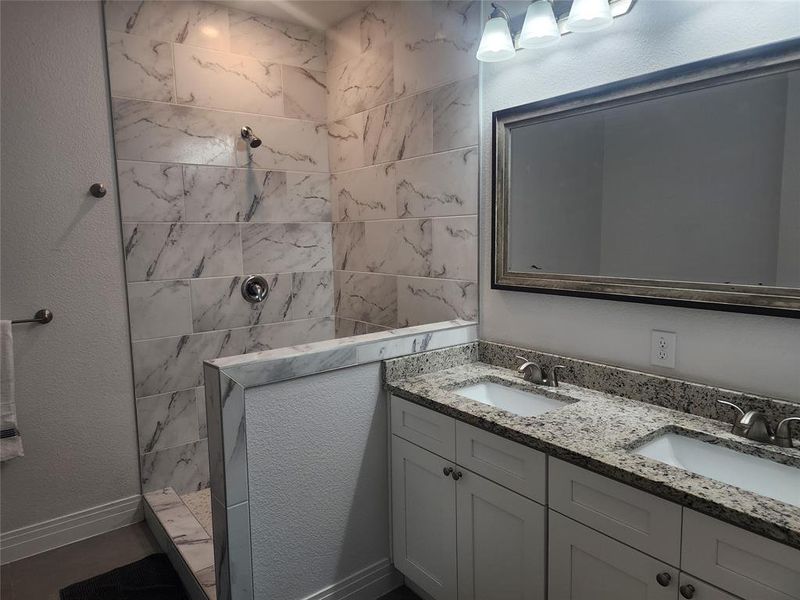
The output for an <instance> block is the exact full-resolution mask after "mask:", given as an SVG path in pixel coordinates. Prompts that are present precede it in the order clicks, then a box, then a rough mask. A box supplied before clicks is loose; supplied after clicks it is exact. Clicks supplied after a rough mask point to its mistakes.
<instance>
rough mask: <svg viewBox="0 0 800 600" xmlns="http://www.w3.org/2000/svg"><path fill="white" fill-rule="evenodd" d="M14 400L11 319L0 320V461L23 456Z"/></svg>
mask: <svg viewBox="0 0 800 600" xmlns="http://www.w3.org/2000/svg"><path fill="white" fill-rule="evenodd" d="M24 454H25V453H24V452H23V451H22V438H21V437H20V435H19V431H18V430H17V405H16V403H15V402H14V338H13V337H12V335H11V321H0V462H5V461H7V460H9V459H12V458H16V457H17V456H23V455H24Z"/></svg>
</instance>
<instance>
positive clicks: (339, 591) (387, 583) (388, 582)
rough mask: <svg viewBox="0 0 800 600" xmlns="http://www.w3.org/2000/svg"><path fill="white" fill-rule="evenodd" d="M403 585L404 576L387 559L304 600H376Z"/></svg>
mask: <svg viewBox="0 0 800 600" xmlns="http://www.w3.org/2000/svg"><path fill="white" fill-rule="evenodd" d="M401 585H403V576H402V575H401V574H400V572H399V571H397V570H396V569H395V568H394V566H392V563H390V562H389V559H388V558H385V559H383V560H380V561H378V562H376V563H375V564H373V565H370V566H369V567H367V568H365V569H362V570H361V571H357V572H355V573H353V574H352V575H350V576H348V577H345V578H344V579H342V580H341V581H339V582H337V583H334V584H333V585H331V586H328V587H326V588H325V589H322V590H320V591H318V592H316V593H315V594H311V595H310V596H306V597H305V598H304V599H303V600H375V598H379V597H380V596H383V595H384V594H387V593H389V592H391V591H392V590H393V589H395V588H398V587H400V586H401Z"/></svg>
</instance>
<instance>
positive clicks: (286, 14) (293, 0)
mask: <svg viewBox="0 0 800 600" xmlns="http://www.w3.org/2000/svg"><path fill="white" fill-rule="evenodd" d="M216 3H217V4H221V5H223V6H227V7H228V8H235V9H237V10H245V11H247V12H251V13H255V14H257V15H263V16H265V17H271V18H273V19H277V20H279V21H288V22H290V23H300V24H301V25H305V26H306V27H310V28H312V29H322V30H324V29H327V28H328V27H330V26H331V25H335V24H336V23H338V22H339V21H341V20H342V19H344V18H345V17H348V16H350V15H352V14H353V13H354V12H356V11H358V10H361V9H362V8H364V7H366V6H367V5H368V4H369V3H370V0H216Z"/></svg>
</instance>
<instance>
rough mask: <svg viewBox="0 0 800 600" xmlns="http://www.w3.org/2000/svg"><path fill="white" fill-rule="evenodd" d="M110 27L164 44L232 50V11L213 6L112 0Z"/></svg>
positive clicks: (168, 0)
mask: <svg viewBox="0 0 800 600" xmlns="http://www.w3.org/2000/svg"><path fill="white" fill-rule="evenodd" d="M104 6H105V16H106V27H108V28H109V29H110V30H112V31H119V32H122V33H129V34H134V35H139V36H144V37H149V38H151V39H155V40H161V41H164V42H174V43H177V44H187V45H190V46H200V47H202V48H212V49H214V50H225V51H227V50H229V49H230V30H229V24H228V23H229V22H228V10H227V9H226V8H224V7H222V6H218V5H216V4H212V3H209V2H172V1H171V0H151V1H148V2H142V1H141V0H109V1H108V2H105V3H104Z"/></svg>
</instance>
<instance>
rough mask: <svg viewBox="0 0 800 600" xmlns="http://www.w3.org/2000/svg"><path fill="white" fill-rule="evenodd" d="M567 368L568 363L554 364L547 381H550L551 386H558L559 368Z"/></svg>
mask: <svg viewBox="0 0 800 600" xmlns="http://www.w3.org/2000/svg"><path fill="white" fill-rule="evenodd" d="M566 368H567V367H566V365H553V367H552V368H551V369H550V374H549V375H548V377H547V381H548V382H549V383H550V386H551V387H558V370H559V369H566Z"/></svg>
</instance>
